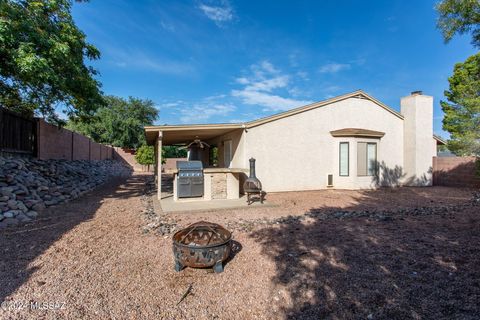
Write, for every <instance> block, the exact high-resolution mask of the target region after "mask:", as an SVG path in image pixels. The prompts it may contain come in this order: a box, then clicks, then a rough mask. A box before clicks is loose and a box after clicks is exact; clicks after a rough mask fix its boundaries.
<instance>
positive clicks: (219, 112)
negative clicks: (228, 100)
mask: <svg viewBox="0 0 480 320" xmlns="http://www.w3.org/2000/svg"><path fill="white" fill-rule="evenodd" d="M233 111H235V106H234V105H231V104H197V105H194V106H193V107H187V108H183V109H180V114H181V116H180V121H181V122H183V123H202V122H206V121H207V120H210V119H211V118H213V117H219V116H222V117H225V116H227V115H229V114H230V113H231V112H233ZM216 122H218V121H216Z"/></svg>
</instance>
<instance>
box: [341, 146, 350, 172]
mask: <svg viewBox="0 0 480 320" xmlns="http://www.w3.org/2000/svg"><path fill="white" fill-rule="evenodd" d="M342 144H346V145H347V174H342ZM338 176H339V177H349V176H350V142H349V141H341V142H340V143H339V144H338Z"/></svg>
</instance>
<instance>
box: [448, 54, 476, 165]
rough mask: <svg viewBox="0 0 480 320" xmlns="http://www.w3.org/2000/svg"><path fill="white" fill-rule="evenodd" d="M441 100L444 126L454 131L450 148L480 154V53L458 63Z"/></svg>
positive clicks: (459, 152) (459, 153)
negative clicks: (443, 98)
mask: <svg viewBox="0 0 480 320" xmlns="http://www.w3.org/2000/svg"><path fill="white" fill-rule="evenodd" d="M448 81H449V83H450V88H449V90H447V91H445V93H444V94H445V97H447V99H448V102H446V101H441V102H440V104H441V106H442V109H443V112H444V113H445V116H444V118H443V129H444V130H446V131H448V132H450V140H449V141H448V149H450V150H451V151H452V152H454V153H455V154H458V155H476V156H480V53H477V54H476V55H473V56H471V57H470V58H468V59H467V60H466V61H465V62H463V63H457V64H456V65H455V67H454V71H453V75H452V76H451V77H450V78H449V79H448Z"/></svg>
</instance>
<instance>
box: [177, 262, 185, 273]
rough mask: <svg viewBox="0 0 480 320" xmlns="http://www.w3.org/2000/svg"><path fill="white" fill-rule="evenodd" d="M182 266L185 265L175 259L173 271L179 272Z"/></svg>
mask: <svg viewBox="0 0 480 320" xmlns="http://www.w3.org/2000/svg"><path fill="white" fill-rule="evenodd" d="M183 268H185V267H184V266H183V265H182V264H181V263H180V261H178V260H175V271H177V272H180V271H182V270H183Z"/></svg>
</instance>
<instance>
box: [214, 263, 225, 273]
mask: <svg viewBox="0 0 480 320" xmlns="http://www.w3.org/2000/svg"><path fill="white" fill-rule="evenodd" d="M213 271H215V273H222V272H223V262H222V261H217V263H215V265H214V266H213Z"/></svg>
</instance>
